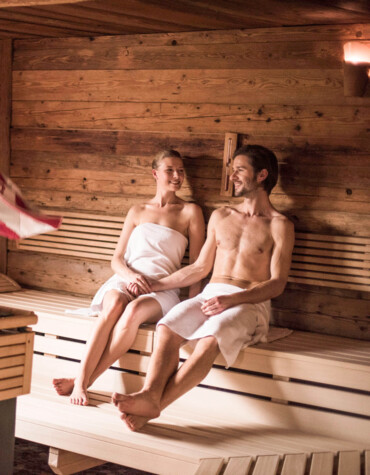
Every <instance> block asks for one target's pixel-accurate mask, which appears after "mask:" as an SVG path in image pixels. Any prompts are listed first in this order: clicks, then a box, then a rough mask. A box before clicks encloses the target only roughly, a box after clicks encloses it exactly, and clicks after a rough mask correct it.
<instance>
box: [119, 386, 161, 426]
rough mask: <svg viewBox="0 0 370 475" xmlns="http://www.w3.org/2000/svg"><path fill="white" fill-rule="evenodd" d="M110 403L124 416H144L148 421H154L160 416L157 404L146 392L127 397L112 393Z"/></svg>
mask: <svg viewBox="0 0 370 475" xmlns="http://www.w3.org/2000/svg"><path fill="white" fill-rule="evenodd" d="M112 401H113V404H114V405H115V406H116V407H117V408H118V410H119V411H120V412H125V413H126V414H132V415H135V416H144V417H148V418H149V419H154V418H155V417H158V416H159V415H160V409H159V404H158V403H156V402H155V400H154V399H153V398H152V396H151V395H150V393H149V392H147V391H142V392H139V393H133V394H127V395H126V394H119V393H113V396H112Z"/></svg>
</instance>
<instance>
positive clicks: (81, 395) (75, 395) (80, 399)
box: [69, 384, 89, 406]
mask: <svg viewBox="0 0 370 475" xmlns="http://www.w3.org/2000/svg"><path fill="white" fill-rule="evenodd" d="M69 402H70V403H71V404H75V405H76V406H87V405H88V404H89V398H88V396H87V389H86V388H83V387H82V386H79V385H77V384H75V385H74V388H73V391H72V394H71V396H70V398H69Z"/></svg>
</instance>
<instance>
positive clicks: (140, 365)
mask: <svg viewBox="0 0 370 475" xmlns="http://www.w3.org/2000/svg"><path fill="white" fill-rule="evenodd" d="M85 350H86V345H85V344H83V343H78V342H75V341H68V340H62V339H60V338H59V339H57V340H50V339H48V338H45V337H42V336H39V335H36V337H35V351H39V352H41V353H47V354H50V355H56V356H62V357H64V358H73V359H77V360H81V359H82V357H83V355H84V353H85ZM148 364H149V356H145V355H140V354H137V353H126V354H125V355H124V356H122V357H121V358H119V360H118V361H117V362H115V364H113V365H112V366H113V367H115V368H122V369H127V370H130V371H138V372H141V373H146V371H147V368H148Z"/></svg>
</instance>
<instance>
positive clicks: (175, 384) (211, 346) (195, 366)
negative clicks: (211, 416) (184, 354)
mask: <svg viewBox="0 0 370 475" xmlns="http://www.w3.org/2000/svg"><path fill="white" fill-rule="evenodd" d="M219 352H220V350H219V348H218V343H217V340H216V338H214V337H213V336H209V337H205V338H202V339H201V340H199V341H198V343H197V345H196V347H195V349H194V351H193V353H192V354H191V355H190V357H189V358H188V359H187V360H186V361H185V362H184V363H183V364H182V366H181V367H180V368H179V369H178V370H177V371H176V372H175V373H174V374H173V376H172V377H171V378H170V379H169V381H168V384H167V386H166V387H165V390H164V392H163V395H162V398H161V400H160V402H159V404H158V406H157V407H158V410H157V413H156V415H149V414H144V413H143V412H142V413H140V412H139V410H140V409H141V408H140V407H139V406H134V404H132V406H131V408H129V407H127V406H122V405H121V406H118V408H119V409H120V411H121V412H123V413H124V414H123V415H122V419H123V420H124V422H125V423H126V425H127V426H128V427H129V429H131V430H139V429H141V427H143V425H144V424H146V423H147V422H148V420H150V419H152V418H154V417H158V415H159V413H160V411H162V410H163V409H164V408H166V407H167V406H168V405H170V404H171V403H172V402H174V401H175V400H176V399H178V398H179V397H180V396H182V395H183V394H185V393H186V392H188V391H189V390H190V389H192V388H193V387H195V386H197V385H198V384H199V383H200V382H201V381H203V379H204V378H205V377H206V376H207V374H208V373H209V371H210V369H211V368H212V365H213V363H214V361H215V359H216V357H217V355H218V354H219ZM152 384H154V385H155V384H156V382H155V381H153V382H152ZM133 410H135V411H138V412H135V413H133Z"/></svg>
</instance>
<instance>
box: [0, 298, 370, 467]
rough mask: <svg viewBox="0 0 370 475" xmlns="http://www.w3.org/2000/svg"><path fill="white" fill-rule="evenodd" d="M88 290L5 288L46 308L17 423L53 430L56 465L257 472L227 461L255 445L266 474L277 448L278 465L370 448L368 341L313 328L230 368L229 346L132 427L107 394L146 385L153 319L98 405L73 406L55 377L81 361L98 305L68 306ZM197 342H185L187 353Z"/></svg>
mask: <svg viewBox="0 0 370 475" xmlns="http://www.w3.org/2000/svg"><path fill="white" fill-rule="evenodd" d="M89 301H90V299H88V298H83V297H75V296H71V295H62V294H57V293H49V292H44V291H36V290H22V291H19V292H10V293H4V294H2V295H0V304H1V305H12V306H13V307H15V308H17V307H18V308H29V307H30V306H32V309H33V310H34V312H35V313H36V314H37V315H38V323H37V325H35V327H34V329H35V331H36V337H35V351H36V353H35V355H34V374H33V385H32V392H31V395H29V396H26V397H22V398H21V399H20V400H19V402H18V416H17V432H16V435H17V436H18V437H21V438H25V439H31V440H33V441H35V442H38V443H41V444H47V445H49V444H50V441H53V442H52V444H53V445H54V447H52V449H51V452H50V461H51V465H52V466H53V467H54V469H55V470H57V471H58V473H74V471H76V470H82V469H83V468H88V467H91V466H94V465H97V464H100V463H103V461H111V462H114V463H120V464H122V465H128V466H132V467H134V468H138V469H143V470H148V471H154V472H155V473H160V474H162V473H163V474H165V473H171V474H173V473H179V474H180V473H181V474H182V473H206V474H212V473H219V470H220V469H221V467H225V466H226V469H225V470H229V473H236V474H237V473H248V472H237V471H234V472H230V470H236V469H235V466H234V465H235V464H236V465H237V466H239V464H240V463H241V459H240V457H245V456H246V455H248V457H250V460H251V461H252V462H251V465H250V467H251V469H252V468H253V472H250V473H252V474H253V475H254V473H263V474H264V475H266V474H267V473H269V472H267V471H265V472H264V471H263V470H268V469H269V468H266V467H270V464H267V461H270V462H271V461H272V460H275V462H276V460H277V461H278V464H279V467H280V466H281V464H282V460H284V463H286V464H288V465H287V466H288V467H289V466H290V465H289V464H292V463H298V462H296V457H295V458H291V457H293V456H297V457H298V455H299V454H304V456H305V457H306V458H307V460H308V459H309V457H310V456H311V455H310V454H312V453H315V454H316V453H321V452H327V453H330V454H331V455H332V456H334V455H333V454H336V453H337V451H342V452H343V453H350V452H351V453H352V452H356V453H357V452H358V453H359V452H360V451H363V450H365V449H366V448H369V446H368V441H369V440H370V411H369V409H370V404H369V401H370V397H369V396H370V378H369V373H370V365H369V363H370V343H369V342H366V341H363V342H360V341H353V340H350V339H347V338H339V337H328V336H323V335H317V334H311V333H307V332H294V333H293V334H292V335H290V336H289V337H287V338H285V339H283V340H278V341H276V342H273V343H269V344H259V345H256V346H254V347H250V348H247V349H245V350H243V351H242V352H241V354H240V355H239V357H238V359H237V361H236V362H235V365H234V366H233V368H230V369H229V370H225V369H224V367H223V366H222V363H223V361H222V359H221V358H220V359H219V360H217V361H216V363H215V366H214V368H213V369H212V371H211V372H210V374H209V375H208V376H207V378H206V379H205V380H204V381H203V382H202V385H200V386H199V387H197V388H194V389H193V390H192V391H190V393H188V394H187V395H185V396H184V397H183V398H181V399H179V400H178V401H177V402H175V403H174V404H173V405H171V406H170V407H168V408H167V409H166V410H165V411H164V412H163V414H162V415H161V417H160V418H159V419H156V420H155V421H153V422H152V423H151V424H150V425H149V426H148V427H147V428H146V429H145V430H144V431H143V432H142V433H135V434H133V433H131V432H129V431H128V429H126V427H125V425H124V424H123V422H122V421H121V420H120V419H119V414H118V412H117V410H116V409H115V408H114V406H112V404H110V395H111V392H112V391H115V390H116V391H121V392H122V391H124V392H132V391H136V390H138V389H139V388H140V387H141V385H142V382H143V378H144V375H145V373H146V369H147V366H148V361H149V357H150V354H151V352H152V350H153V346H154V344H155V331H154V328H153V326H151V325H149V326H144V327H142V328H141V329H140V331H139V334H138V337H137V339H136V341H135V343H134V345H133V347H132V350H131V351H130V352H129V353H128V354H127V355H125V356H124V357H123V358H121V360H119V361H118V362H116V363H115V364H114V365H113V367H112V368H111V369H110V370H108V371H107V372H106V373H105V374H104V375H102V376H101V377H100V378H99V379H98V380H97V381H96V382H95V384H94V385H93V386H92V388H91V389H90V399H91V404H92V405H91V406H89V407H76V406H71V405H70V404H69V402H68V398H63V397H60V396H57V395H56V394H55V392H54V390H53V388H52V384H51V380H52V378H53V377H54V376H60V377H63V376H71V375H74V374H75V372H76V367H77V364H78V361H79V360H80V358H81V356H82V353H83V349H84V343H85V341H86V339H87V338H88V335H89V333H90V331H91V328H92V326H93V324H94V317H88V316H77V315H70V314H67V313H65V309H67V308H68V309H75V308H79V307H84V306H87V305H88V303H89ZM324 343H325V345H324ZM189 351H191V350H189V349H188V348H187V347H185V348H184V349H183V351H182V355H181V356H182V358H186V357H187V354H188V352H189ZM220 390H221V391H220ZM71 452H78V453H79V454H80V456H79V457H77V459H76V455H73V454H71ZM287 454H289V456H290V457H288V458H286V457H285V456H287ZM264 457H265V458H264ZM266 457H269V458H266ZM274 457H275V458H274ZM284 457H285V458H284ZM315 457H317V456H315ZM229 459H230V461H229ZM310 460H311V459H310ZM313 460H314V458H312V461H313ZM315 460H316V458H315ZM275 462H274V463H275ZM227 463H228V464H229V466H227V465H226V464H227ZM315 463H316V462H312V463H311V468H312V467H314V466H315ZM244 464H245V463H244V462H243V463H242V466H244ZM266 464H267V465H266ZM231 467H234V468H231ZM261 470H262V471H261ZM225 473H228V472H226V471H225ZM271 473H273V472H271ZM286 473H289V472H286ZM314 473H315V472H312V474H314Z"/></svg>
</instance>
